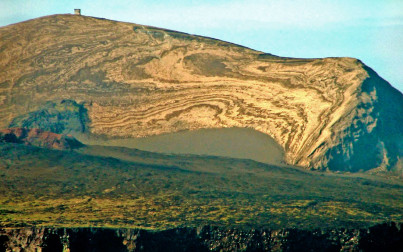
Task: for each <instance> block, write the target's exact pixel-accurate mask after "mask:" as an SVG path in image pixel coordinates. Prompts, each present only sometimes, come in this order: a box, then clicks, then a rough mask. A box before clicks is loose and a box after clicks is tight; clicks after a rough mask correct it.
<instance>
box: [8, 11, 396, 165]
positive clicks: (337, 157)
mask: <svg viewBox="0 0 403 252" xmlns="http://www.w3.org/2000/svg"><path fill="white" fill-rule="evenodd" d="M0 37H1V40H0V69H2V70H1V71H0V117H1V118H3V120H1V122H0V128H5V127H8V126H9V124H10V123H12V122H13V121H15V118H21V116H22V117H24V116H25V115H27V114H28V113H34V112H35V111H38V110H41V109H42V108H43V106H45V104H46V102H59V101H61V100H74V101H76V102H78V103H80V104H83V106H84V107H85V109H86V110H87V111H88V119H89V120H88V121H86V127H88V131H89V132H90V133H91V134H94V135H106V136H109V137H145V136H150V135H158V134H163V133H170V132H176V131H181V130H195V129H200V128H223V127H246V128H253V129H255V130H258V131H260V132H263V133H265V134H268V135H270V136H271V137H273V138H274V139H275V140H276V141H277V142H278V143H279V144H280V145H281V146H282V147H283V148H284V150H285V152H286V161H287V162H288V163H289V164H294V165H300V166H304V167H311V168H316V169H330V170H345V171H359V170H371V169H375V170H377V171H385V170H391V169H394V170H396V171H398V172H399V171H400V172H401V170H403V168H402V161H401V160H400V159H401V157H402V153H403V151H402V150H403V147H402V144H401V143H402V142H403V129H402V127H401V125H402V124H403V95H402V94H401V93H400V92H399V91H397V90H395V89H394V88H392V87H391V86H390V85H389V84H388V83H387V82H386V81H384V80H383V79H381V78H380V77H379V76H378V75H377V74H376V73H375V72H373V71H372V70H371V69H369V68H367V67H366V66H365V65H363V63H361V62H360V61H359V60H356V59H352V58H325V59H293V58H283V57H276V56H273V55H270V54H265V53H262V52H259V51H255V50H251V49H249V48H245V47H242V46H238V45H235V44H231V43H227V42H223V41H219V40H215V39H211V38H205V37H200V36H194V35H189V34H184V33H180V32H174V31H170V30H164V29H158V28H154V27H149V26H143V25H137V24H131V23H122V22H115V21H110V20H104V19H98V18H91V17H85V16H74V15H55V16H49V17H43V18H39V19H34V20H30V21H27V22H22V23H19V24H15V25H10V26H6V27H2V28H0ZM367 154H368V155H367Z"/></svg>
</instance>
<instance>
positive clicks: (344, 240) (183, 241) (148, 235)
mask: <svg viewBox="0 0 403 252" xmlns="http://www.w3.org/2000/svg"><path fill="white" fill-rule="evenodd" d="M402 247H403V228H402V225H401V224H396V223H387V224H381V225H377V226H373V227H371V228H368V229H332V230H320V229H316V230H298V229H282V230H267V229H236V228H219V227H212V226H204V227H200V228H175V229H170V230H164V231H147V230H139V229H99V228H72V229H69V228H67V229H66V228H16V229H0V249H2V250H4V251H38V250H39V251H44V252H45V251H55V252H56V251H71V252H74V251H401V249H402Z"/></svg>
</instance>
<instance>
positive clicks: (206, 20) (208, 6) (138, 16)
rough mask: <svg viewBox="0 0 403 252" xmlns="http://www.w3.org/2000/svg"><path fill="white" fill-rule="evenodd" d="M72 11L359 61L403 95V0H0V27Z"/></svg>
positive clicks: (266, 48) (290, 53) (283, 51)
mask: <svg viewBox="0 0 403 252" xmlns="http://www.w3.org/2000/svg"><path fill="white" fill-rule="evenodd" d="M75 8H80V9H81V13H82V15H87V16H95V17H103V18H107V19H113V20H118V21H126V22H132V23H137V24H143V25H152V26H157V27H162V28H168V29H173V30H177V31H182V32H187V33H191V34H196V35H203V36H208V37H213V38H217V39H221V40H225V41H229V42H233V43H236V44H240V45H244V46H247V47H250V48H252V49H255V50H259V51H263V52H267V53H271V54H274V55H278V56H287V57H298V58H318V57H354V58H358V59H360V60H361V61H363V62H364V63H365V64H366V65H368V66H369V67H371V68H372V69H374V70H375V71H376V72H377V73H378V74H379V75H380V76H381V77H383V78H384V79H386V80H387V81H388V82H389V83H391V84H392V85H393V86H394V87H396V88H397V89H399V90H400V92H403V0H246V1H241V0H233V1H229V0H204V1H200V0H199V1H193V0H187V1H185V0H165V1H153V0H97V1H90V0H81V1H80V0H0V26H4V25H8V24H12V23H17V22H20V21H25V20H27V19H32V18H37V17H40V16H45V15H52V14H64V13H73V9H75ZM0 39H1V38H0Z"/></svg>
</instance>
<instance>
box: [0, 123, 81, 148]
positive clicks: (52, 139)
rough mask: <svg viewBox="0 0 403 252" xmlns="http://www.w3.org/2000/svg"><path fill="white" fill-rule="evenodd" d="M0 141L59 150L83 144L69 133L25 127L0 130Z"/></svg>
mask: <svg viewBox="0 0 403 252" xmlns="http://www.w3.org/2000/svg"><path fill="white" fill-rule="evenodd" d="M0 142H6V143H20V144H25V145H33V146H38V147H45V148H51V149H59V150H66V149H75V148H79V147H81V146H83V144H82V143H80V142H79V141H78V140H77V139H75V138H74V137H73V136H71V135H63V134H56V133H53V132H49V131H42V130H40V129H26V128H9V129H3V130H0Z"/></svg>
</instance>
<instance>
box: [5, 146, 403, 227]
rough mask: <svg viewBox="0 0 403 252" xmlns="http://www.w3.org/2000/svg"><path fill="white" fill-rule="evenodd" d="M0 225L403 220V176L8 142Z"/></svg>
mask: <svg viewBox="0 0 403 252" xmlns="http://www.w3.org/2000/svg"><path fill="white" fill-rule="evenodd" d="M0 181H1V183H0V226H1V227H15V226H24V225H35V226H53V227H89V226H91V227H130V228H146V229H166V228H172V227H177V226H199V225H205V224H213V225H230V226H231V225H233V226H239V227H268V228H286V227H298V228H306V229H311V228H318V227H321V228H330V227H332V228H334V227H346V228H347V227H364V226H369V225H373V224H376V223H381V222H385V221H396V222H402V221H403V213H402V211H401V209H403V183H402V181H401V180H392V179H386V178H380V177H375V176H369V175H341V174H330V173H329V174H328V173H317V172H308V171H303V170H300V169H297V168H293V167H279V166H270V165H266V164H262V163H258V162H255V161H251V160H241V159H230V158H219V157H208V156H192V155H163V154H156V153H150V152H143V151H138V150H134V149H127V148H120V147H101V146H88V147H84V148H81V149H79V150H77V151H57V150H49V149H42V148H37V147H32V146H24V145H17V144H1V145H0Z"/></svg>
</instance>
